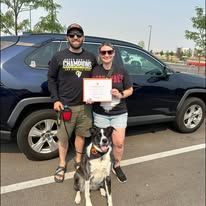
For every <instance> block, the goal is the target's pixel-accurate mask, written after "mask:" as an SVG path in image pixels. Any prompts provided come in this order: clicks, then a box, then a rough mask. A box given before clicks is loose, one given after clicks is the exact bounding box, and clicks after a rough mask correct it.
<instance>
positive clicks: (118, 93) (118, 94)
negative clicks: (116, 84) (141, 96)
mask: <svg viewBox="0 0 206 206" xmlns="http://www.w3.org/2000/svg"><path fill="white" fill-rule="evenodd" d="M112 95H113V96H114V97H116V98H118V99H121V98H122V94H121V93H120V92H119V90H118V89H112Z"/></svg>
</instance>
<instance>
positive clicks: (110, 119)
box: [93, 112, 128, 128]
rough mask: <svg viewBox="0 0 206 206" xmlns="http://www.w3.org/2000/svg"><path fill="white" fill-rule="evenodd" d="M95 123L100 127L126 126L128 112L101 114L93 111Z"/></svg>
mask: <svg viewBox="0 0 206 206" xmlns="http://www.w3.org/2000/svg"><path fill="white" fill-rule="evenodd" d="M93 117H94V125H96V126H97V127H100V128H105V127H109V126H112V127H114V128H126V127H127V117H128V113H123V114H119V115H108V116H106V115H101V114H97V113H95V112H93Z"/></svg>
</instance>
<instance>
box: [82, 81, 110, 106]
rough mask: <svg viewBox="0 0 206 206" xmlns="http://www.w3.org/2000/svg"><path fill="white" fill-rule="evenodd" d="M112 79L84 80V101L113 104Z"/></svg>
mask: <svg viewBox="0 0 206 206" xmlns="http://www.w3.org/2000/svg"><path fill="white" fill-rule="evenodd" d="M111 91H112V79H108V78H84V79H83V101H84V102H86V101H92V102H111V101H112V93H111Z"/></svg>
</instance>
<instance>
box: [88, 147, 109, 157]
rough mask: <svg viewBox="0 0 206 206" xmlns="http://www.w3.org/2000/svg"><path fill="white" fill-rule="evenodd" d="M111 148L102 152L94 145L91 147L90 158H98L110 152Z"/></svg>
mask: <svg viewBox="0 0 206 206" xmlns="http://www.w3.org/2000/svg"><path fill="white" fill-rule="evenodd" d="M108 150H109V148H108V149H107V151H106V152H100V151H98V150H97V149H96V148H95V147H94V146H92V147H91V150H90V158H89V159H97V158H99V157H102V156H103V155H104V154H106V153H107V152H108Z"/></svg>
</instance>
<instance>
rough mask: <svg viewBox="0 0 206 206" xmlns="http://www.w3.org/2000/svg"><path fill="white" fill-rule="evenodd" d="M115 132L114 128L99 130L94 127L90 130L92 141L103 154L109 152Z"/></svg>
mask: <svg viewBox="0 0 206 206" xmlns="http://www.w3.org/2000/svg"><path fill="white" fill-rule="evenodd" d="M113 130H114V128H113V127H107V128H99V127H96V126H94V127H92V128H90V133H91V141H92V143H93V144H94V145H95V147H96V148H98V149H99V150H100V151H101V152H107V150H108V148H109V146H110V145H111V144H112V132H113Z"/></svg>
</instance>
